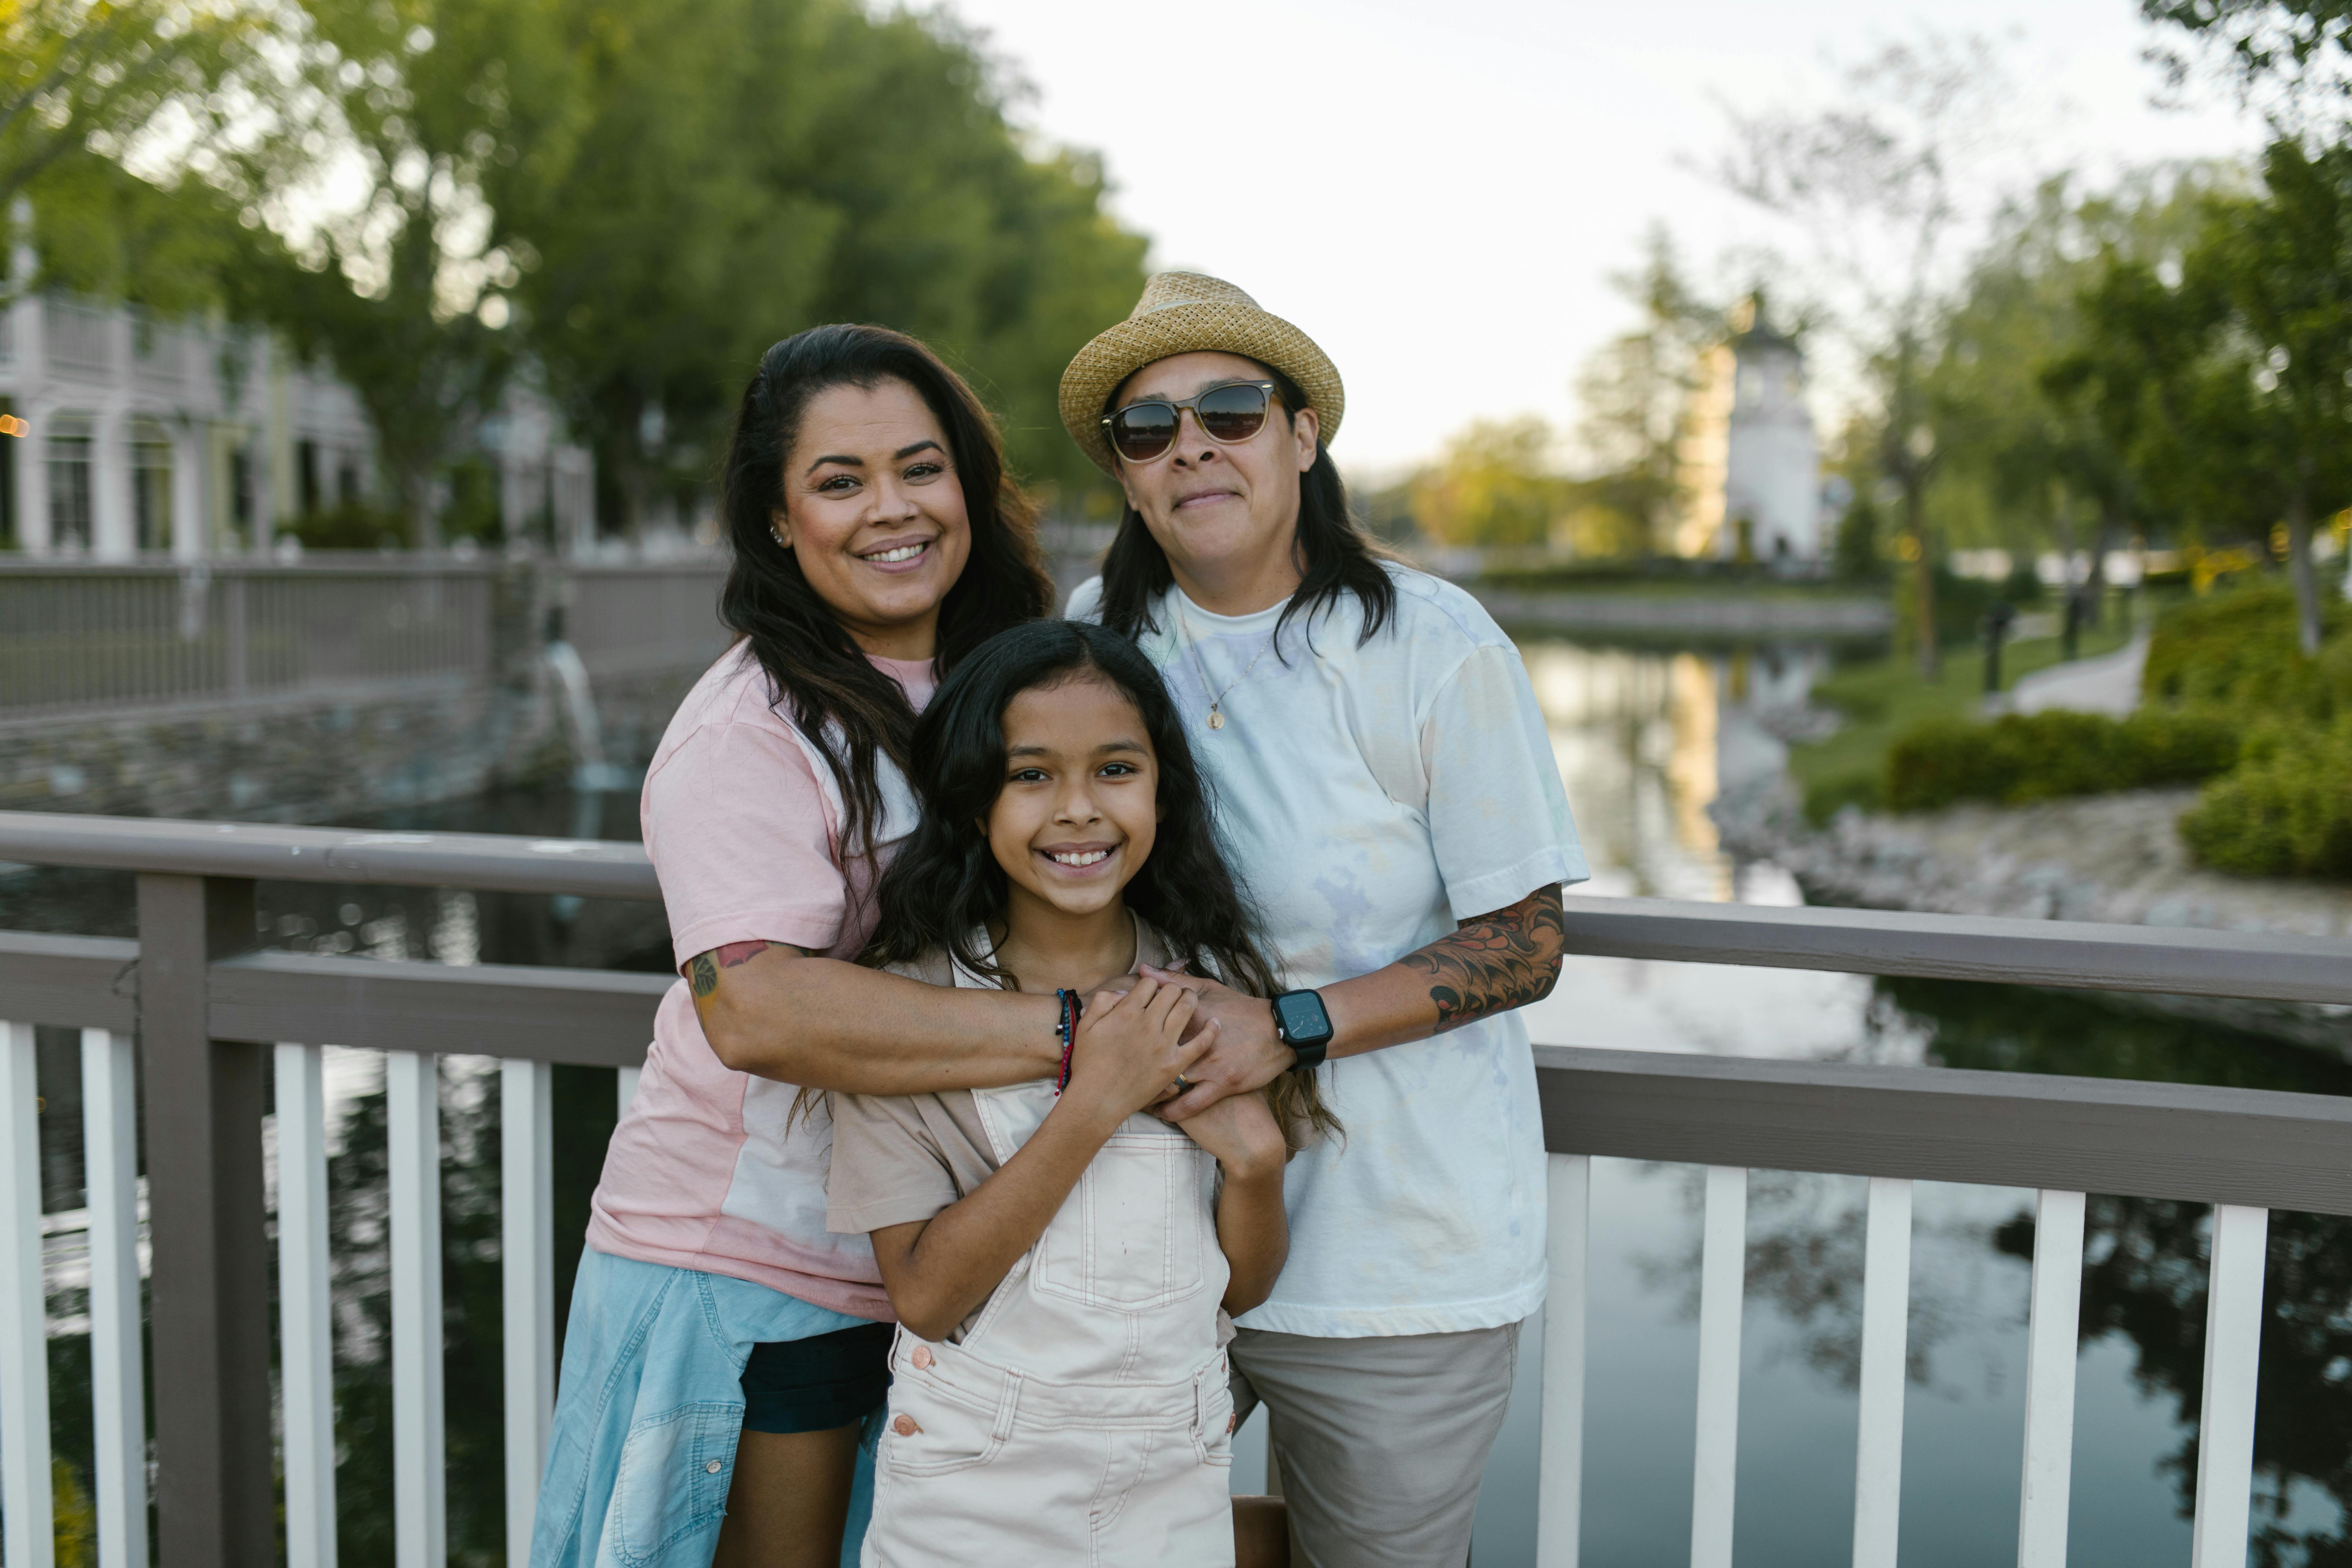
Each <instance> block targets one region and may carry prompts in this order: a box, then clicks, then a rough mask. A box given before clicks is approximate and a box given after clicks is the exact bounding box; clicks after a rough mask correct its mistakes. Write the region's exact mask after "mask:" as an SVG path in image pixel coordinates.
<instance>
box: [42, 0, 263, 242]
mask: <svg viewBox="0 0 2352 1568" xmlns="http://www.w3.org/2000/svg"><path fill="white" fill-rule="evenodd" d="M271 21H272V18H271V17H270V16H269V15H268V13H267V12H265V11H263V10H261V9H259V8H257V7H249V6H244V5H234V4H206V3H203V0H199V3H197V4H193V5H191V4H186V3H184V0H16V3H14V4H11V5H7V6H6V7H5V9H0V211H5V209H6V208H7V206H8V205H9V204H10V203H11V202H13V201H14V200H15V198H16V196H18V195H22V194H25V192H26V187H27V186H28V185H29V184H31V183H32V182H33V181H34V180H36V179H37V178H38V177H39V176H40V174H42V173H43V171H45V170H47V169H48V168H50V167H51V166H52V165H54V164H56V163H59V162H60V161H64V160H71V159H74V158H77V157H79V156H80V155H81V154H83V153H98V154H100V155H101V156H106V157H120V156H122V155H124V154H126V153H132V152H135V151H140V150H142V142H145V141H146V140H148V139H150V138H151V137H153V138H160V139H162V140H163V141H164V142H171V143H178V144H183V145H184V144H186V143H188V142H193V141H195V140H198V139H200V138H202V137H204V136H205V135H206V134H207V133H211V132H217V131H219V130H220V129H221V127H222V125H223V123H224V121H226V120H227V119H228V118H229V116H230V115H231V114H233V113H242V114H244V115H245V116H246V117H247V118H248V119H252V118H257V117H261V116H266V115H267V114H268V113H269V112H270V110H272V109H273V108H275V107H278V105H279V103H280V100H281V95H280V92H279V89H280V87H281V85H282V83H281V81H280V79H279V78H278V73H276V72H275V71H274V70H273V69H271V68H270V67H269V66H268V63H267V60H266V58H265V57H264V54H263V52H262V46H263V45H264V43H265V41H266V40H268V39H270V38H271V37H273V32H274V29H273V28H272V27H271V26H270V23H271ZM278 41H281V42H282V41H283V39H282V35H278ZM144 150H148V151H156V150H155V149H144Z"/></svg>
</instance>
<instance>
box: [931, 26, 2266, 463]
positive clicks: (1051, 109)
mask: <svg viewBox="0 0 2352 1568" xmlns="http://www.w3.org/2000/svg"><path fill="white" fill-rule="evenodd" d="M945 9H946V10H947V11H948V12H949V13H950V15H952V16H957V17H959V18H961V21H962V22H963V23H965V24H966V25H967V26H971V27H973V28H975V29H977V30H979V31H980V32H982V34H984V35H985V37H986V47H988V48H989V50H990V52H991V53H992V54H993V55H995V56H996V57H998V58H1000V59H1001V60H1003V62H1004V63H1005V64H1006V65H1007V66H1008V67H1009V68H1011V69H1012V70H1013V72H1014V73H1016V74H1017V75H1018V76H1020V77H1022V78H1024V79H1026V80H1027V81H1028V82H1029V83H1030V84H1031V88H1032V91H1031V92H1030V94H1029V95H1028V96H1026V97H1025V98H1024V99H1023V100H1022V101H1021V102H1020V103H1018V104H1017V105H1016V117H1017V118H1018V119H1019V120H1020V121H1022V122H1023V123H1024V124H1025V125H1026V126H1027V127H1028V128H1029V129H1030V130H1031V132H1033V133H1034V134H1035V135H1036V136H1037V137H1039V138H1041V139H1042V140H1045V141H1048V142H1060V143H1064V144H1066V145H1070V146H1075V147H1080V148H1086V149H1089V150H1091V151H1093V152H1096V153H1099V154H1100V155H1101V157H1102V159H1103V162H1104V165H1105V167H1106V170H1107V171H1108V175H1109V178H1110V180H1111V183H1112V184H1113V187H1114V195H1113V197H1112V205H1113V208H1114V210H1115V211H1116V212H1117V214H1118V216H1119V217H1120V218H1121V220H1122V221H1124V222H1126V223H1128V224H1129V225H1130V226H1133V227H1135V228H1137V229H1138V230H1139V231H1140V232H1142V233H1144V234H1146V235H1149V236H1150V238H1151V241H1152V249H1151V258H1150V260H1151V265H1152V266H1153V267H1155V268H1185V269H1189V270H1198V271H1207V272H1212V273H1214V274H1216V275H1218V276H1220V277H1223V278H1225V279H1229V280H1231V281H1233V282H1234V283H1236V284H1239V285H1240V286H1241V287H1242V288H1244V289H1247V290H1248V291H1249V292H1250V293H1251V294H1252V295H1254V296H1255V298H1256V299H1257V300H1258V302H1259V303H1260V304H1261V305H1263V306H1265V308H1266V309H1267V310H1272V311H1274V312H1275V313H1276V314H1277V315H1280V316H1283V317H1285V318H1286V319H1288V320H1289V321H1293V322H1295V323H1296V324H1297V325H1298V326H1299V327H1300V328H1302V329H1304V330H1305V331H1307V333H1308V334H1309V335H1310V336H1312V337H1313V338H1314V339H1315V340H1316V341H1317V342H1318V343H1320V344H1321V345H1322V347H1323V348H1324V350H1325V352H1326V353H1329V354H1330V355H1331V357H1332V359H1333V360H1334V361H1335V362H1336V363H1338V365H1339V370H1340V373H1341V375H1342V377H1343V378H1344V379H1345V381H1346V384H1347V388H1348V405H1347V414H1346V419H1345V423H1344V426H1343V428H1342V430H1341V433H1340V435H1339V438H1338V440H1337V441H1336V442H1335V443H1334V444H1333V454H1334V456H1336V457H1337V458H1339V460H1340V462H1341V463H1342V465H1343V466H1345V467H1346V468H1349V470H1350V471H1351V472H1353V473H1356V474H1358V475H1360V476H1365V477H1371V478H1385V477H1387V476H1390V475H1392V474H1395V473H1397V472H1400V471H1402V469H1403V468H1406V467H1408V466H1410V465H1411V464H1412V463H1414V462H1417V461H1419V460H1422V459H1423V458H1427V457H1429V456H1431V455H1433V453H1434V452H1435V451H1436V450H1437V448H1438V447H1440V446H1441V444H1442V443H1443V442H1444V439H1445V437H1447V436H1449V435H1451V434H1452V433H1454V431H1455V430H1457V429H1459V428H1460V427H1461V426H1464V425H1465V424H1466V423H1467V422H1468V421H1470V420H1472V419H1474V418H1477V417H1482V416H1493V417H1507V416H1514V415H1518V414H1525V413H1538V414H1541V415H1543V416H1546V417H1548V418H1549V419H1552V420H1554V421H1555V422H1560V423H1565V422H1567V421H1569V420H1570V419H1571V418H1572V417H1573V415H1574V408H1573V403H1572V398H1571V395H1570V382H1571V380H1572V378H1573V376H1574V374H1575V372H1576V368H1577V366H1578V364H1579V363H1580V362H1581V361H1583V360H1584V359H1585V358H1586V356H1587V355H1589V354H1590V353H1591V352H1592V351H1593V350H1594V349H1595V348H1597V347H1598V346H1600V345H1601V344H1602V343H1604V342H1607V341H1608V340H1609V339H1610V338H1612V336H1614V335H1616V334H1618V333H1620V332H1622V331H1627V330H1628V329H1630V328H1631V327H1632V326H1633V324H1634V321H1635V319H1636V318H1635V316H1634V312H1633V307H1632V306H1631V305H1629V304H1628V303H1627V302H1626V301H1625V300H1623V299H1622V297H1621V296H1620V295H1619V294H1618V293H1617V292H1615V291H1614V290H1613V289H1612V286H1611V279H1612V276H1613V275H1617V274H1620V273H1622V272H1623V271H1625V270H1627V269H1628V268H1631V267H1632V266H1633V265H1634V264H1635V263H1636V262H1637V261H1638V260H1639V259H1640V257H1641V253H1642V246H1643V236H1644V235H1645V234H1646V233H1647V232H1648V231H1649V230H1650V229H1651V228H1652V227H1653V226H1659V225H1663V226H1664V228H1665V229H1666V231H1667V232H1668V233H1669V234H1670V235H1672V236H1673V237H1675V240H1676V242H1677V244H1678V245H1679V247H1681V249H1682V250H1683V252H1684V254H1685V258H1686V260H1687V261H1688V262H1689V263H1690V264H1691V270H1692V272H1693V273H1694V275H1695V276H1696V277H1697V278H1698V279H1701V280H1702V281H1714V282H1717V283H1718V284H1721V285H1722V286H1724V287H1725V288H1727V289H1728V288H1729V287H1730V283H1729V281H1728V280H1729V279H1731V278H1732V276H1733V272H1734V271H1735V270H1736V268H1718V266H1717V263H1718V260H1719V259H1720V258H1724V257H1725V256H1727V254H1736V253H1737V250H1738V247H1755V246H1757V245H1759V244H1768V243H1771V244H1777V245H1779V246H1780V248H1782V249H1783V250H1784V251H1792V252H1793V251H1796V250H1801V248H1802V245H1801V237H1791V236H1789V235H1787V234H1785V233H1780V232H1777V231H1776V229H1775V226H1774V220H1770V219H1768V218H1765V217H1763V216H1761V215H1758V214H1756V213H1754V212H1753V211H1752V209H1744V208H1743V206H1742V204H1740V203H1739V202H1738V200H1737V198H1735V197H1733V196H1731V195H1728V194H1727V193H1726V192H1725V191H1724V190H1723V189H1722V188H1721V187H1720V186H1719V185H1717V184H1714V183H1713V182H1712V180H1711V179H1710V178H1709V177H1708V176H1707V175H1706V174H1705V173H1704V172H1703V171H1704V169H1705V167H1706V165H1707V163H1709V162H1710V161H1711V160H1712V158H1713V157H1714V155H1715V154H1716V153H1718V152H1719V151H1720V150H1721V149H1723V148H1724V147H1725V146H1726V145H1727V121H1726V118H1725V116H1726V105H1730V106H1734V107H1737V108H1738V109H1740V110H1748V111H1751V112H1752V111H1755V110H1764V109H1769V108H1776V107H1790V108H1808V107H1821V106H1824V105H1827V104H1829V103H1831V102H1832V101H1834V100H1835V98H1836V96H1837V93H1838V84H1839V72H1838V69H1837V68H1838V67H1839V66H1841V65H1843V64H1846V63H1849V62H1853V61H1855V60H1857V59H1859V58H1862V57H1863V56H1864V55H1865V54H1867V53H1869V52H1870V51H1872V50H1873V49H1874V48H1875V47H1882V46H1884V45H1885V44H1887V43H1890V42H1895V41H1900V40H1906V39H1913V40H1916V39H1917V38H1918V37H1921V35H1922V32H1923V30H1924V29H1925V28H1927V27H1928V26H1943V27H1945V28H1946V30H1947V31H1949V30H1950V26H1949V25H1950V24H1951V22H1952V21H1953V20H1954V18H1955V16H1956V14H1957V15H1958V16H1959V18H1960V19H1962V20H1964V21H1965V23H1966V25H1967V26H1968V27H1969V29H1971V30H1973V31H1975V32H1976V33H1978V34H1979V35H1981V36H1983V37H1986V38H1987V39H1989V40H1990V42H1991V43H1992V44H1993V45H1994V46H1995V47H1996V49H1997V51H1998V53H1999V56H2000V58H2001V59H2002V60H2003V61H2004V63H2005V68H2006V71H2007V74H2008V77H2009V79H2010V80H2011V83H2012V84H2013V98H2012V103H2013V107H2012V109H2011V110H2010V111H2009V113H2008V114H2007V115H2006V116H2005V117H2004V125H2005V129H2004V134H2003V136H2002V138H2001V145H2002V146H2003V147H2004V148H2005V149H2006V150H2005V151H2004V152H2002V153H2000V154H1999V155H1998V156H1997V158H1996V160H1995V162H1994V163H1993V164H1992V165H1991V167H1992V170H1993V173H1992V174H1990V175H1989V176H1988V178H1989V179H1997V180H1998V181H1999V182H2000V184H2005V185H2009V186H2016V187H2020V188H2021V187H2023V186H2024V185H2026V184H2030V182H2031V181H2032V178H2034V177H2035V176H2037V175H2040V174H2049V173H2056V172H2059V171H2061V170H2064V169H2075V170H2080V171H2083V172H2084V174H2087V175H2089V176H2090V177H2092V178H2093V179H2095V180H2104V179H2106V178H2111V177H2112V176H2113V174H2115V173H2116V172H2117V171H2118V170H2120V169H2123V168H2126V167H2129V166H2133V165H2137V164H2141V163H2151V162H2155V161H2158V160H2164V159H2171V158H2184V157H2204V156H2217V155H2218V156H2230V155H2241V154H2243V153H2249V152H2251V151H2252V150H2253V149H2254V148H2255V147H2256V146H2257V145H2258V144H2259V142H2260V136H2259V128H2258V126H2257V125H2256V123H2255V122H2254V121H2252V119H2251V118H2250V117H2248V116H2246V115H2243V114H2242V113H2240V112H2238V111H2237V110H2236V109H2235V107H2234V105H2233V104H2232V103H2231V101H2230V100H2229V99H2228V98H2227V96H2226V95H2225V94H2222V93H2220V92H2217V91H2211V90H2205V91H2197V92H2193V93H2192V95H2191V96H2192V99H2193V101H2192V103H2191V105H2190V106H2189V108H2187V109H2171V110H2165V109H2159V108H2157V107H2155V106H2153V104H2152V102H2151V100H2152V99H2153V98H2154V97H2155V96H2156V95H2157V94H2158V92H2159V90H2160V89H2162V87H2163V79H2162V76H2161V73H2160V72H2159V71H2158V69H2157V68H2155V67H2153V66H2150V65H2148V64H2147V63H2146V62H2145V60H2144V59H2143V52H2144V50H2145V49H2146V48H2147V46H2148V45H2149V43H2150V42H2151V41H2152V40H2155V39H2157V38H2158V34H2156V33H2155V32H2154V31H2153V30H2152V29H2150V28H2148V27H2147V26H2146V25H2145V24H2143V23H2142V22H2141V21H2140V20H2139V16H2138V7H2137V4H2136V3H2135V0H1971V4H1970V5H1968V6H1966V7H1954V6H1951V5H1937V6H1928V5H1917V4H1914V3H1912V0H1877V3H1875V4H1873V3H1870V0H1811V3H1797V0H1680V3H1679V4H1675V5H1660V4H1655V3H1651V4H1624V3H1622V0H1621V3H1619V4H1613V5H1593V4H1590V3H1589V0H1549V3H1545V0H1418V3H1408V0H1237V3H1236V4H1234V5H1231V6H1230V7H1223V8H1220V7H1217V6H1213V5H1201V4H1199V3H1198V0H1192V3H1191V4H1185V5H1165V4H1163V5H1105V4H1102V3H1101V0H947V4H946V6H945ZM1106 324H1108V323H1106ZM1817 412H1826V411H1817Z"/></svg>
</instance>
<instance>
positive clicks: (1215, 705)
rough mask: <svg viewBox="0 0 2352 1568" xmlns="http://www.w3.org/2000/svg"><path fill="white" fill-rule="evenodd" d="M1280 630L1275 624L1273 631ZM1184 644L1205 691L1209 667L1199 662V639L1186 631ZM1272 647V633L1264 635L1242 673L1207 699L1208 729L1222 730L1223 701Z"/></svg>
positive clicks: (1223, 718) (1223, 717)
mask: <svg viewBox="0 0 2352 1568" xmlns="http://www.w3.org/2000/svg"><path fill="white" fill-rule="evenodd" d="M1281 629H1282V627H1281V626H1280V625H1279V624H1276V626H1275V628H1274V631H1276V632H1278V631H1280V630H1281ZM1185 643H1186V646H1188V647H1190V648H1191V649H1192V668H1193V669H1194V670H1195V671H1197V672H1198V673H1199V675H1200V677H1201V689H1202V690H1203V691H1206V690H1207V689H1209V667H1208V666H1207V665H1206V664H1203V663H1202V661H1201V639H1200V638H1198V637H1193V636H1192V635H1191V633H1190V631H1189V630H1188V631H1187V633H1186V634H1185ZM1273 646H1274V632H1268V633H1266V634H1265V641H1264V642H1262V643H1260V644H1258V645H1257V652H1255V653H1254V654H1252V655H1251V656H1250V661H1249V663H1248V664H1246V665H1244V666H1243V667H1242V672H1241V673H1240V674H1239V675H1236V676H1234V678H1233V679H1231V680H1229V681H1227V682H1225V689H1223V691H1220V692H1218V693H1217V694H1216V695H1215V696H1214V697H1212V698H1210V699H1209V728H1210V729H1212V730H1222V729H1223V728H1224V727H1225V715H1224V711H1223V710H1224V701H1225V699H1226V698H1228V697H1230V696H1232V695H1233V694H1234V687H1236V686H1239V685H1240V684H1241V683H1242V682H1243V681H1244V680H1247V679H1249V678H1250V671H1251V670H1253V669H1255V668H1257V661H1258V660H1259V659H1262V658H1265V650H1266V649H1268V648H1270V647H1273Z"/></svg>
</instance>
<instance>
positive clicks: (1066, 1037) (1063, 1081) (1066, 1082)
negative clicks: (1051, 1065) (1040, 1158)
mask: <svg viewBox="0 0 2352 1568" xmlns="http://www.w3.org/2000/svg"><path fill="white" fill-rule="evenodd" d="M1054 999H1055V1001H1056V1002H1059V1003H1060V1004H1061V1005H1062V1011H1061V1016H1059V1017H1057V1018H1055V1020H1054V1035H1055V1038H1057V1039H1059V1040H1060V1041H1061V1042H1062V1076H1061V1077H1060V1078H1058V1079H1055V1080H1054V1092H1055V1094H1059V1093H1061V1092H1062V1091H1063V1090H1064V1089H1067V1088H1069V1087H1070V1048H1071V1047H1073V1046H1075V1045H1076V1044H1077V1043H1078V994H1077V993H1076V992H1075V991H1068V990H1062V991H1056V992H1055V993H1054Z"/></svg>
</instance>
